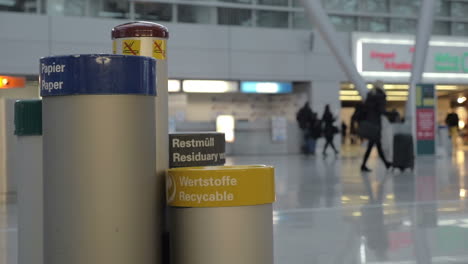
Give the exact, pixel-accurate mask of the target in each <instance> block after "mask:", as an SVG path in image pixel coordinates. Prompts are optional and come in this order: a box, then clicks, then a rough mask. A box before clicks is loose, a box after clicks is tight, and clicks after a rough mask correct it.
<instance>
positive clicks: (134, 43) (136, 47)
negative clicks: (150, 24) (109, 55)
mask: <svg viewBox="0 0 468 264" xmlns="http://www.w3.org/2000/svg"><path fill="white" fill-rule="evenodd" d="M140 50H141V40H139V39H125V40H124V41H123V42H122V54H124V55H140Z"/></svg>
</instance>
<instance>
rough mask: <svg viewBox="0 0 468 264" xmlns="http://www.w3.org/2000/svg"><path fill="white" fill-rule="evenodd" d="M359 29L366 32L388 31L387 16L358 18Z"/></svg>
mask: <svg viewBox="0 0 468 264" xmlns="http://www.w3.org/2000/svg"><path fill="white" fill-rule="evenodd" d="M359 30H361V31H368V32H388V19H387V18H377V17H373V18H366V17H362V18H359Z"/></svg>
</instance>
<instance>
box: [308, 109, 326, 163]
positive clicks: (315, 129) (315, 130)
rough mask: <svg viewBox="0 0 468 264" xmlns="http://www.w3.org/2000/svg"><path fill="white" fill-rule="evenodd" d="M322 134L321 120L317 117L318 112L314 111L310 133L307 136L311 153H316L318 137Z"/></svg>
mask: <svg viewBox="0 0 468 264" xmlns="http://www.w3.org/2000/svg"><path fill="white" fill-rule="evenodd" d="M321 134H322V131H321V121H320V120H319V119H318V117H317V113H315V112H312V118H311V120H310V126H309V134H308V137H307V141H308V147H309V153H310V154H312V155H315V146H316V143H317V139H318V138H320V136H321Z"/></svg>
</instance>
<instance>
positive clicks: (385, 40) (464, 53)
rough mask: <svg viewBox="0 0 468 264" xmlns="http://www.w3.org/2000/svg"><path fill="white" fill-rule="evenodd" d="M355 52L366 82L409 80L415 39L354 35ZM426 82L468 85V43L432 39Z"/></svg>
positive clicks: (425, 67) (357, 65)
mask: <svg viewBox="0 0 468 264" xmlns="http://www.w3.org/2000/svg"><path fill="white" fill-rule="evenodd" d="M353 50H354V51H353V57H354V61H355V63H356V67H357V70H358V71H359V73H361V75H362V76H363V77H364V78H365V79H367V80H375V79H381V80H384V81H388V80H393V81H397V80H398V81H405V82H407V81H408V80H409V77H410V74H411V68H412V58H413V54H414V51H415V48H414V38H413V37H411V36H405V35H395V34H392V35H385V34H370V33H369V34H366V33H354V34H353ZM423 78H424V81H426V82H439V83H460V82H461V83H466V82H468V39H464V38H454V37H443V38H442V37H433V38H431V41H430V42H429V48H428V52H427V56H426V62H425V65H424V73H423Z"/></svg>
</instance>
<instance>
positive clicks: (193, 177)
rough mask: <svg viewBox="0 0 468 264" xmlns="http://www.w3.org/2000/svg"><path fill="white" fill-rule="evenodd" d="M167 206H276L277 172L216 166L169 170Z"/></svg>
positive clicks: (263, 169)
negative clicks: (275, 175)
mask: <svg viewBox="0 0 468 264" xmlns="http://www.w3.org/2000/svg"><path fill="white" fill-rule="evenodd" d="M166 195H167V203H168V205H170V206H174V207H228V206H247V205H258V204H267V203H273V202H274V201H275V180H274V168H273V167H270V166H263V165H256V166H212V167H189V168H175V169H169V170H168V173H167V179H166Z"/></svg>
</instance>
